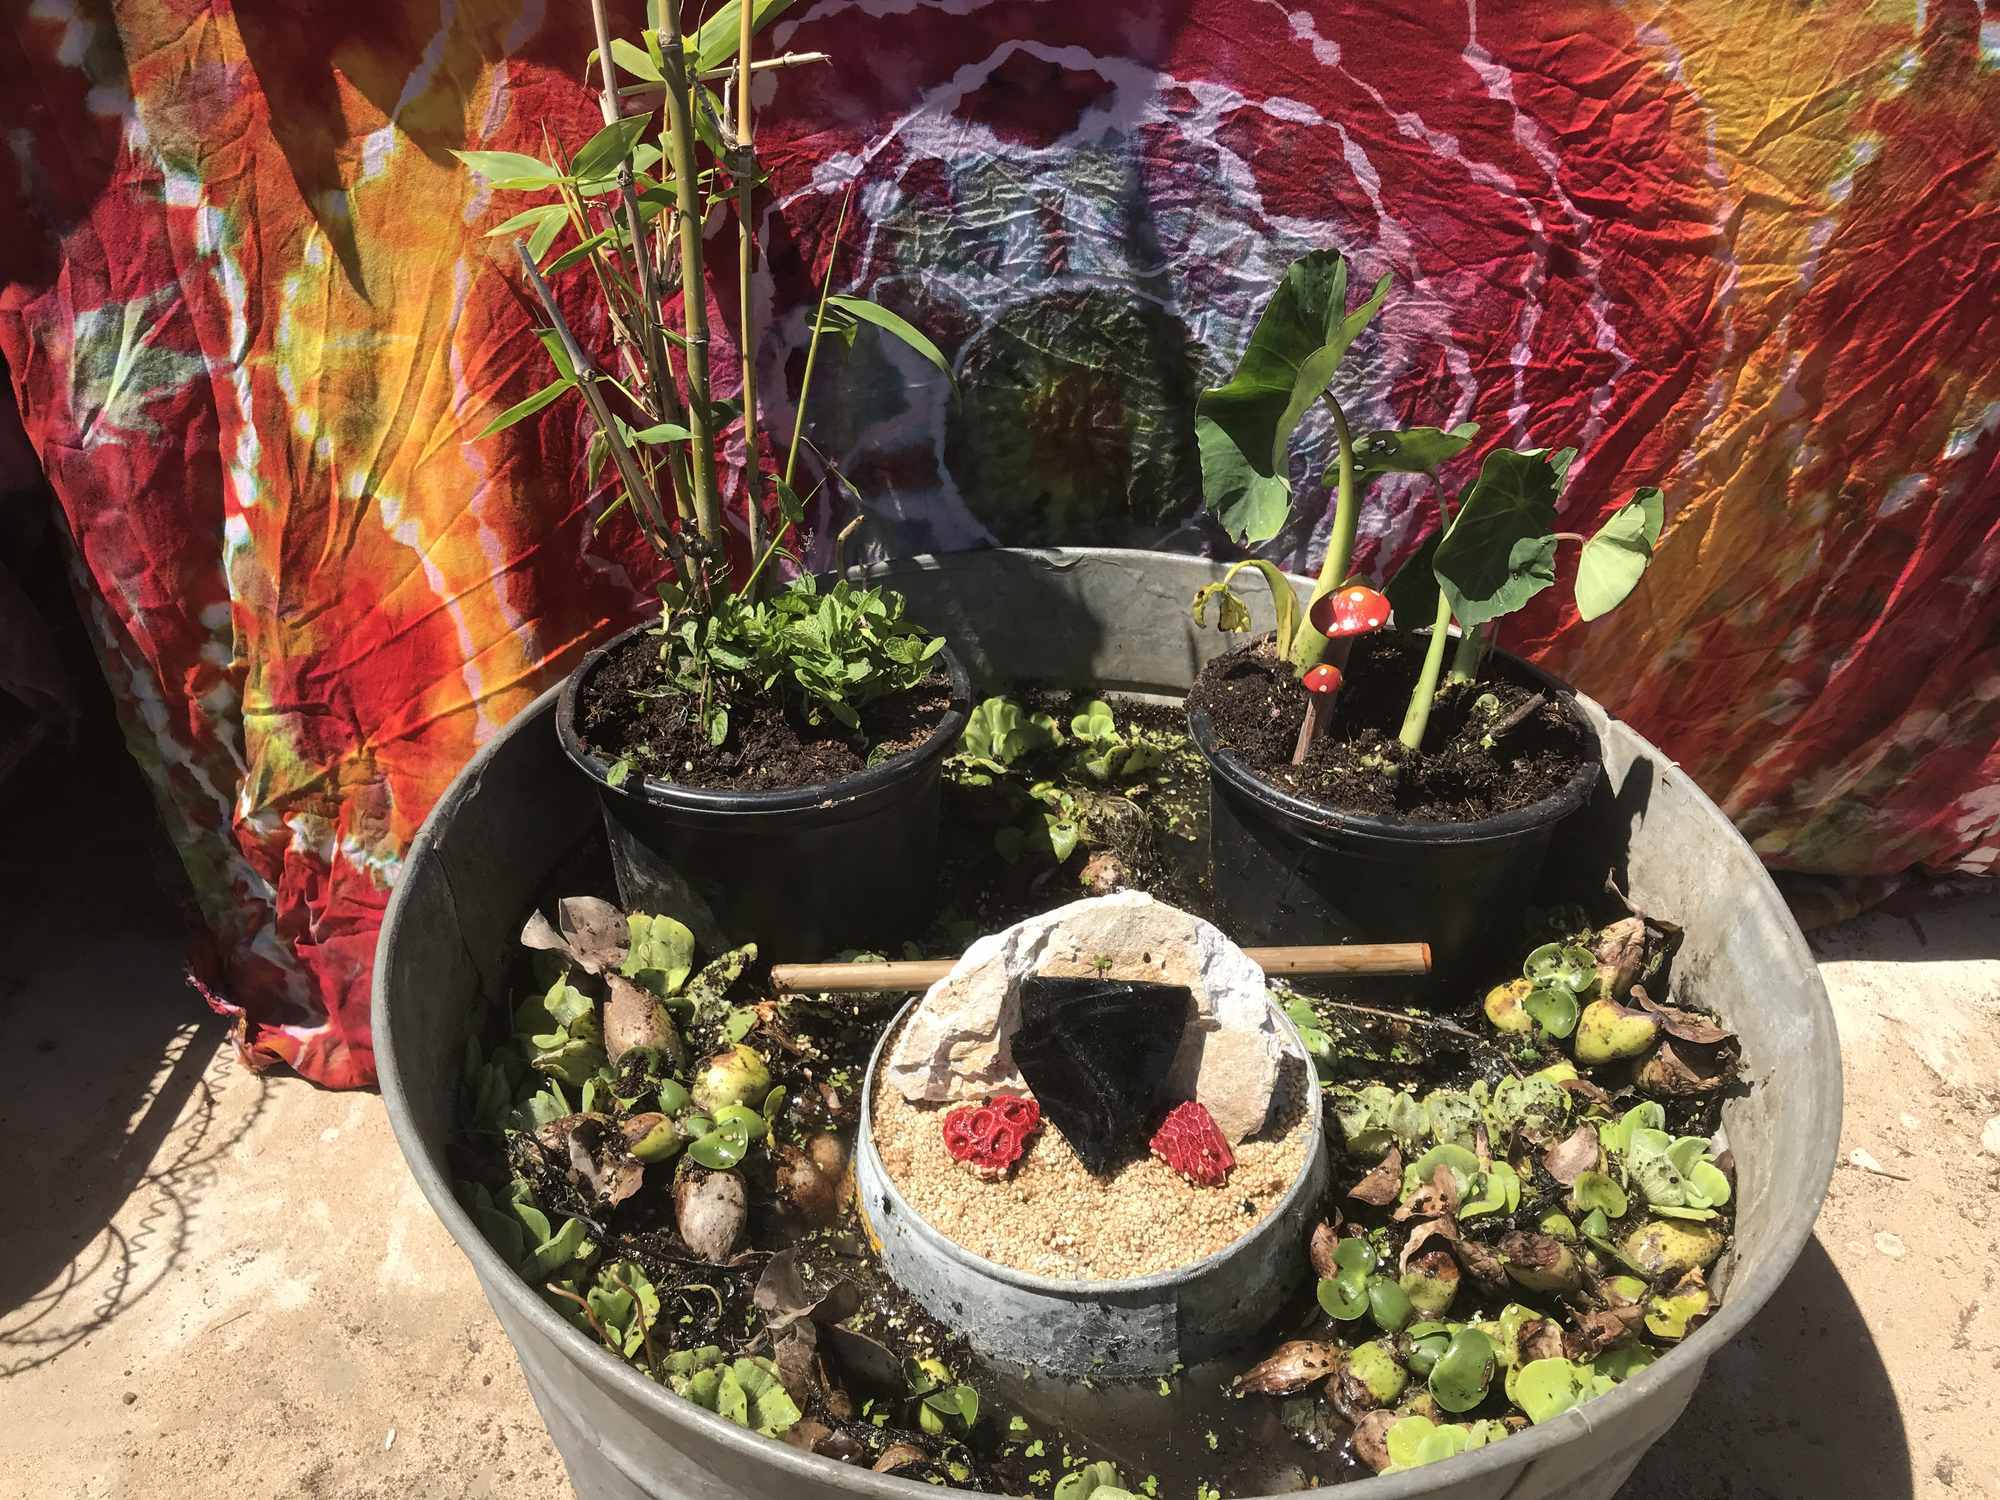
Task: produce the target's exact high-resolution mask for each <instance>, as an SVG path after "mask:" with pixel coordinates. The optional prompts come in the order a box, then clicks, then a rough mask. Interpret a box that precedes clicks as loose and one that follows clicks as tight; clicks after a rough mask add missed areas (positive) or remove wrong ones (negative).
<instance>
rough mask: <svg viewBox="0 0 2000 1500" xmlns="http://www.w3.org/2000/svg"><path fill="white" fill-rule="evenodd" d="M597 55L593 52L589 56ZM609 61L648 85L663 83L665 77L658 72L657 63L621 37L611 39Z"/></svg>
mask: <svg viewBox="0 0 2000 1500" xmlns="http://www.w3.org/2000/svg"><path fill="white" fill-rule="evenodd" d="M596 55H597V54H596V53H595V52H594V51H593V52H592V53H591V56H593V57H595V56H596ZM611 60H612V61H613V62H615V63H617V64H618V66H619V67H621V68H623V69H624V70H625V71H626V72H628V73H630V74H631V75H632V76H633V77H634V78H643V79H645V80H646V82H648V83H665V82H666V81H667V80H666V75H665V74H664V73H662V72H661V71H660V66H659V64H658V63H656V62H654V61H653V59H652V58H651V57H650V56H648V55H647V53H646V49H645V48H644V47H640V46H636V45H635V44H633V43H631V42H628V41H626V40H625V38H624V37H622V36H617V37H613V38H612V39H611Z"/></svg>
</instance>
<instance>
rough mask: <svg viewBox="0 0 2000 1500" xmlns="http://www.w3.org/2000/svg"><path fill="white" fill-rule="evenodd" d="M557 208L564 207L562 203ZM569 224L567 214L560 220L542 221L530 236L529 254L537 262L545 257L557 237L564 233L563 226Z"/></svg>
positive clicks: (559, 218)
mask: <svg viewBox="0 0 2000 1500" xmlns="http://www.w3.org/2000/svg"><path fill="white" fill-rule="evenodd" d="M555 206H556V207H557V208H561V207H562V205H561V204H560V203H558V204H556V205H555ZM568 222H569V216H568V214H567V213H565V214H563V215H562V216H560V217H558V218H554V219H544V220H542V222H541V223H539V224H537V225H536V226H535V232H534V233H533V234H531V235H529V236H528V254H529V255H530V256H531V257H532V258H533V259H535V260H537V261H539V260H540V259H541V258H542V257H543V256H544V255H547V254H548V253H549V246H551V245H553V244H554V243H555V242H556V236H557V235H559V234H561V233H562V232H563V226H564V225H566V224H567V223H568Z"/></svg>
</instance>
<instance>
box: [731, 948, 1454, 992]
mask: <svg viewBox="0 0 2000 1500" xmlns="http://www.w3.org/2000/svg"><path fill="white" fill-rule="evenodd" d="M1244 951H1245V952H1246V953H1247V954H1248V955H1249V958H1250V961H1251V962H1252V963H1254V964H1256V965H1257V966H1258V967H1259V968H1261V969H1262V970H1263V971H1264V973H1265V974H1266V975H1267V976H1280V975H1290V974H1300V975H1355V974H1428V973H1429V972H1430V969H1431V945H1430V944H1429V943H1346V944H1341V945H1338V946H1319V947H1314V946H1307V947H1287V948H1249V949H1245V950H1244ZM956 962H957V960H956V959H950V958H918V959H902V960H898V961H896V962H893V963H879V964H773V965H772V966H771V984H772V987H773V988H775V989H776V990H777V992H778V993H779V994H781V995H816V994H821V993H832V994H850V993H856V992H864V991H879V990H922V989H929V988H930V987H931V986H932V985H934V984H936V983H937V982H938V981H939V980H940V979H942V978H944V977H945V975H947V974H949V973H950V972H951V968H952V965H953V964H954V963H956Z"/></svg>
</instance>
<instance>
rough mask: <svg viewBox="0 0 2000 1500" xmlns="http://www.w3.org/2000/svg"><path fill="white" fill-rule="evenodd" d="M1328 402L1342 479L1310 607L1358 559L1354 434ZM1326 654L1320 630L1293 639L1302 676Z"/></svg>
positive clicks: (1294, 656)
mask: <svg viewBox="0 0 2000 1500" xmlns="http://www.w3.org/2000/svg"><path fill="white" fill-rule="evenodd" d="M1326 404H1327V405H1328V406H1330V407H1332V408H1333V431H1334V438H1335V441H1336V442H1338V444H1339V445H1340V446H1339V453H1340V457H1339V471H1338V479H1337V482H1336V484H1335V486H1334V501H1333V530H1332V531H1331V532H1330V533H1328V535H1327V539H1326V560H1325V561H1324V562H1322V563H1321V564H1320V568H1319V581H1318V582H1317V583H1315V584H1314V585H1313V591H1312V598H1311V599H1308V600H1307V601H1306V608H1307V610H1308V611H1310V610H1311V609H1312V606H1313V604H1314V603H1316V602H1317V601H1319V600H1321V599H1323V598H1325V597H1326V596H1327V595H1328V594H1330V593H1332V592H1333V591H1334V590H1335V589H1337V588H1339V587H1340V585H1341V584H1342V583H1343V582H1345V581H1346V579H1347V565H1348V564H1349V563H1350V562H1352V561H1353V559H1354V529H1355V526H1356V524H1357V522H1358V521H1359V520H1360V515H1359V508H1358V507H1357V506H1356V504H1355V501H1354V434H1353V433H1352V432H1350V431H1349V430H1348V427H1347V413H1346V412H1344V411H1342V410H1341V409H1340V403H1339V402H1338V401H1336V400H1334V399H1333V397H1332V396H1330V395H1329V396H1327V397H1326ZM1325 654H1326V637H1325V636H1323V635H1321V634H1320V633H1319V632H1318V631H1317V630H1301V631H1300V632H1298V635H1297V636H1296V637H1295V638H1294V640H1293V642H1292V665H1293V666H1294V667H1296V668H1297V669H1298V673H1299V675H1300V676H1301V677H1303V676H1305V674H1306V673H1308V672H1310V671H1311V670H1312V669H1313V668H1314V667H1316V666H1318V665H1319V662H1320V658H1321V657H1322V656H1324V655H1325Z"/></svg>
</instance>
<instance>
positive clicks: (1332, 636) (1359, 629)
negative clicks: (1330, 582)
mask: <svg viewBox="0 0 2000 1500" xmlns="http://www.w3.org/2000/svg"><path fill="white" fill-rule="evenodd" d="M1306 617H1307V619H1309V620H1310V621H1311V622H1312V628H1313V629H1314V630H1317V631H1318V632H1319V633H1320V634H1321V635H1323V636H1325V637H1326V638H1327V642H1328V644H1327V648H1326V659H1325V660H1324V661H1323V662H1321V663H1320V665H1318V666H1316V667H1314V668H1313V669H1312V670H1311V671H1309V672H1307V673H1306V675H1305V676H1304V677H1303V678H1302V679H1300V682H1301V685H1302V686H1303V687H1304V688H1305V690H1306V691H1307V692H1308V693H1310V694H1311V695H1312V696H1311V697H1309V698H1307V699H1306V721H1305V723H1303V724H1301V725H1300V726H1299V742H1298V744H1297V745H1295V746H1294V747H1293V749H1292V764H1293V765H1295V766H1302V765H1304V764H1305V762H1306V752H1307V751H1308V750H1310V749H1312V742H1313V741H1314V740H1316V739H1318V738H1319V734H1320V730H1321V729H1323V728H1324V727H1325V726H1326V721H1327V719H1328V718H1330V717H1331V715H1332V709H1333V695H1334V694H1335V693H1337V692H1339V691H1340V684H1341V681H1342V675H1343V673H1344V672H1345V671H1346V668H1347V654H1348V653H1349V652H1350V651H1352V650H1353V649H1354V641H1355V638H1356V637H1357V636H1364V635H1367V634H1368V633H1369V632H1371V631H1375V630H1380V629H1381V628H1382V627H1383V626H1384V625H1387V624H1388V623H1389V598H1388V596H1387V595H1386V594H1378V593H1377V592H1376V591H1375V590H1374V589H1371V588H1369V587H1368V586H1367V585H1366V584H1360V583H1350V584H1348V585H1347V587H1345V588H1339V589H1335V590H1334V591H1333V592H1332V593H1330V594H1322V595H1320V596H1319V598H1317V599H1315V600H1313V602H1312V608H1311V609H1310V610H1308V611H1307V615H1306Z"/></svg>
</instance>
